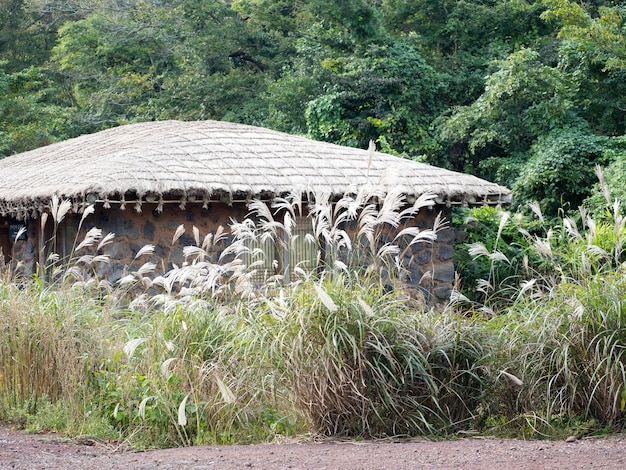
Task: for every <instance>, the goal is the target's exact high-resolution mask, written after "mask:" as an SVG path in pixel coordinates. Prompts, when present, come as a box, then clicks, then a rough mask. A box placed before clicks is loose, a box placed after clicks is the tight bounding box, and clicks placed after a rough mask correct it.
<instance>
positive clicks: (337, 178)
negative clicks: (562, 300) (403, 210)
mask: <svg viewBox="0 0 626 470" xmlns="http://www.w3.org/2000/svg"><path fill="white" fill-rule="evenodd" d="M363 187H371V188H372V189H377V190H382V191H384V192H386V191H389V190H392V189H394V190H398V189H399V190H401V191H402V192H403V193H404V194H406V195H407V196H408V197H417V196H419V195H421V194H424V193H433V194H436V195H437V202H438V204H439V205H440V209H442V210H444V211H445V210H446V209H448V208H449V207H450V206H451V205H454V204H470V205H473V204H494V205H496V204H502V203H507V202H509V200H510V197H511V195H510V191H509V190H508V189H506V188H504V187H501V186H498V185H496V184H493V183H489V182H487V181H484V180H481V179H479V178H476V177H473V176H469V175H464V174H460V173H455V172H452V171H448V170H444V169H440V168H436V167H433V166H429V165H426V164H423V163H418V162H414V161H410V160H406V159H401V158H398V157H395V156H391V155H387V154H383V153H378V152H368V151H367V150H359V149H353V148H348V147H342V146H338V145H333V144H329V143H324V142H316V141H312V140H309V139H306V138H302V137H296V136H292V135H288V134H284V133H280V132H275V131H272V130H268V129H261V128H257V127H252V126H245V125H240V124H233V123H228V122H216V121H200V122H182V121H162V122H146V123H138V124H130V125H125V126H120V127H116V128H112V129H108V130H105V131H101V132H98V133H95V134H91V135H84V136H81V137H78V138H75V139H70V140H67V141H64V142H59V143H56V144H52V145H49V146H46V147H42V148H39V149H36V150H32V151H29V152H24V153H22V154H19V155H14V156H11V157H8V158H5V159H2V160H0V243H1V246H2V247H3V248H4V251H5V253H7V252H9V250H10V251H13V252H15V251H16V249H17V251H19V252H20V253H21V254H22V256H24V257H28V254H29V253H30V256H31V257H32V258H33V259H34V260H35V261H36V260H37V255H36V253H37V250H38V247H39V248H40V247H41V245H42V243H43V242H44V241H43V240H41V239H40V238H41V237H40V236H39V235H38V233H39V230H37V229H36V220H37V219H38V218H39V216H40V214H42V213H44V212H46V211H49V209H50V208H49V205H50V200H51V197H52V196H53V195H56V196H58V197H59V198H63V199H70V200H71V201H72V204H73V211H74V212H75V213H80V212H81V211H82V210H83V208H84V207H86V206H87V205H89V204H95V206H96V208H97V211H96V219H97V220H96V222H95V224H96V225H97V224H98V223H100V224H101V225H100V227H101V228H103V229H104V230H110V231H114V232H116V234H117V237H118V239H119V238H120V237H122V238H123V237H124V236H125V235H128V237H129V238H128V241H129V243H131V242H133V243H132V244H133V245H135V246H133V248H136V245H138V244H139V243H140V241H147V242H150V243H154V244H158V238H159V236H161V235H164V233H161V232H165V231H167V230H170V231H171V229H172V227H175V226H177V224H179V223H184V222H187V223H195V224H196V225H202V222H203V221H204V222H206V224H205V225H204V227H205V228H206V229H210V228H211V227H212V226H213V225H214V224H218V223H227V222H228V218H229V217H230V216H233V217H241V216H245V213H246V211H245V207H243V203H245V202H246V201H249V200H250V199H252V198H260V199H265V200H271V199H272V198H273V197H275V196H281V195H285V194H287V193H293V192H299V193H302V194H305V195H307V194H310V193H311V192H323V193H327V194H331V195H332V196H334V197H340V196H341V195H344V194H349V193H356V192H358V191H359V190H360V189H362V188H363ZM239 203H242V207H238V204H239ZM222 206H223V207H222ZM120 209H127V210H126V211H125V212H124V214H126V215H122V213H121V212H120ZM207 221H208V222H207ZM20 225H26V226H27V227H28V232H27V234H26V238H25V239H24V237H21V238H22V240H19V241H18V242H17V243H18V244H16V246H13V240H12V239H11V236H14V235H15V234H16V227H18V226H20ZM70 232H71V230H70ZM70 235H71V233H68V237H70ZM167 238H168V239H171V234H169V235H168V237H167ZM20 242H21V244H20ZM18 245H19V246H18Z"/></svg>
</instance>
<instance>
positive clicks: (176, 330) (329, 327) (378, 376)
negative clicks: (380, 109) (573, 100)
mask: <svg viewBox="0 0 626 470" xmlns="http://www.w3.org/2000/svg"><path fill="white" fill-rule="evenodd" d="M431 205H432V198H430V197H428V196H426V197H423V198H421V199H419V200H418V201H417V202H416V203H415V204H412V205H407V204H406V201H405V200H404V199H403V197H402V195H401V194H390V195H387V196H383V195H380V194H374V195H371V194H369V195H368V194H365V193H363V194H360V195H357V196H356V197H353V198H344V199H342V200H340V201H338V202H332V201H330V198H329V197H327V196H324V195H318V197H317V198H316V199H315V202H314V203H313V204H311V205H310V206H309V210H308V211H307V209H306V208H307V206H306V204H305V203H304V201H302V200H300V199H299V198H298V197H296V196H291V197H287V198H285V199H280V200H277V201H275V203H274V204H273V205H271V206H268V205H267V204H265V203H261V202H258V201H257V202H253V203H252V204H251V205H250V212H251V215H252V216H253V217H252V218H250V219H248V220H247V221H243V222H240V223H239V222H233V224H232V225H231V226H230V227H229V228H223V229H219V230H217V231H216V232H215V233H209V234H201V233H200V232H199V230H198V229H197V228H195V227H191V229H190V230H191V233H192V235H193V239H194V241H195V243H194V245H193V246H188V247H185V249H184V254H185V261H184V263H182V264H180V265H179V266H177V267H174V268H173V269H172V270H170V271H168V272H166V273H162V274H158V273H156V272H155V267H156V266H157V265H158V260H151V259H150V257H151V256H152V255H153V252H154V250H153V248H152V247H150V246H147V247H144V248H142V249H141V250H139V252H138V253H137V256H136V259H135V262H134V263H133V266H131V267H130V268H129V270H128V274H127V275H126V276H124V277H123V278H122V279H120V280H119V281H118V282H117V283H110V282H109V281H107V280H106V279H99V278H97V277H95V274H96V273H97V272H99V270H98V269H97V265H98V263H107V262H109V260H108V259H104V258H102V257H98V254H97V253H98V251H97V250H98V247H99V246H102V244H103V243H115V241H114V240H113V239H112V237H111V236H108V235H105V234H103V233H102V232H100V231H89V232H87V233H85V234H83V238H81V239H80V240H77V242H76V244H75V249H74V250H73V251H72V254H71V256H70V258H69V259H68V260H65V262H63V263H62V262H61V260H59V259H58V257H56V256H55V255H54V253H49V254H48V256H47V260H48V262H47V276H46V277H45V279H44V276H43V275H41V276H39V277H36V278H34V279H33V280H31V281H28V280H24V279H20V280H19V282H17V279H16V278H14V277H11V276H10V275H5V276H4V278H3V281H2V282H1V283H0V299H1V303H0V419H3V420H8V419H12V420H17V421H19V422H22V423H24V424H26V425H27V426H30V427H31V428H33V429H42V428H48V429H55V430H61V431H64V432H67V433H70V434H80V433H91V434H94V435H96V436H105V435H106V436H107V438H115V439H120V440H127V441H129V442H131V443H133V444H134V445H137V446H159V447H162V446H175V445H191V444H203V443H235V442H236V443H243V442H259V441H267V440H273V439H281V438H283V437H288V436H297V435H311V434H313V435H324V436H337V435H342V436H363V437H382V436H413V435H430V436H444V435H450V434H452V433H457V432H467V431H474V430H478V431H488V432H493V431H494V430H500V431H502V430H503V429H506V432H510V433H522V434H525V435H535V436H536V435H557V434H558V433H559V432H565V431H563V429H564V428H567V427H568V426H573V425H574V424H577V425H580V426H579V427H580V429H583V428H584V431H577V432H580V433H583V432H592V431H594V430H595V431H597V430H600V429H621V428H622V427H623V425H624V410H625V408H626V385H625V384H626V377H625V372H624V364H625V357H624V355H623V351H624V348H625V347H626V325H625V324H624V318H623V315H624V314H623V308H624V304H625V302H626V300H625V299H626V291H625V289H626V281H624V279H625V277H624V264H623V263H624V256H623V246H624V221H623V219H622V218H620V216H619V205H618V204H614V203H611V205H610V207H611V210H612V212H611V214H612V216H611V217H608V218H605V219H604V220H603V221H602V222H596V221H594V219H593V218H591V217H590V216H589V214H586V213H584V211H583V213H581V214H580V216H579V217H577V218H563V219H562V220H560V221H559V222H558V223H557V224H556V225H555V224H552V225H550V223H549V222H547V221H545V220H542V217H541V213H540V211H539V210H538V208H537V207H535V208H534V212H535V214H536V218H537V219H536V221H534V222H532V225H531V226H532V229H531V228H529V226H527V225H524V223H522V221H523V220H524V219H522V218H521V217H516V216H507V215H505V216H498V219H497V220H498V222H497V224H496V228H495V229H494V232H493V233H491V234H490V237H489V239H488V240H485V242H484V243H482V244H479V243H478V242H477V241H475V242H474V244H473V245H471V247H470V248H471V254H472V255H473V256H474V257H476V258H477V259H478V260H486V261H487V263H488V264H487V266H486V269H482V270H478V271H476V272H483V273H485V278H484V279H482V280H478V282H477V288H478V289H479V294H478V295H474V296H469V295H465V294H464V292H457V293H456V294H455V295H454V296H453V301H452V302H451V303H450V305H449V306H448V307H447V308H446V309H445V310H443V311H441V310H439V311H438V310H434V309H429V308H426V307H425V306H422V307H421V308H416V307H415V303H412V302H409V301H407V299H406V297H405V296H404V294H403V293H402V292H401V291H400V290H391V291H390V290H389V285H390V284H393V283H394V281H395V280H396V279H399V278H401V277H402V275H403V272H404V270H405V269H406V266H404V265H403V262H404V259H405V258H404V257H403V251H404V250H406V249H407V248H408V247H411V246H412V245H413V244H414V243H418V242H419V243H430V242H432V241H434V240H435V239H436V237H437V231H438V229H439V228H440V227H441V223H442V222H441V221H439V220H438V221H437V222H436V223H435V226H434V227H433V228H432V230H418V229H417V228H414V227H412V226H411V225H410V224H406V223H405V222H407V221H408V220H410V218H411V217H412V216H413V215H415V214H416V213H417V212H418V211H419V210H422V209H423V208H426V207H429V206H431ZM53 207H55V208H56V209H55V210H53V212H52V221H51V223H56V224H58V223H59V222H60V220H61V217H62V215H63V207H64V206H63V204H62V202H61V201H57V202H56V204H55V205H53ZM88 212H89V210H88V211H87V214H86V215H85V217H88V215H89V214H88ZM307 215H308V218H307V219H303V218H302V217H303V216H307ZM296 220H298V221H300V223H302V220H306V222H305V223H309V224H310V227H311V231H312V233H313V234H314V236H311V237H307V240H306V243H309V244H310V246H311V248H312V250H313V251H314V252H316V253H317V261H318V266H319V267H308V268H307V267H306V266H304V265H302V266H291V267H289V275H288V276H283V275H278V276H273V277H271V278H270V279H268V281H267V283H265V284H264V285H262V286H261V285H259V284H258V276H257V273H256V271H257V270H258V269H262V267H263V266H267V263H266V262H264V261H263V260H262V258H261V256H262V254H263V253H262V251H261V250H259V249H258V248H255V247H259V246H263V245H262V244H261V243H257V242H258V241H259V240H261V239H262V240H273V242H274V243H276V244H277V245H280V246H281V250H280V251H282V252H287V251H288V250H289V248H290V247H291V246H293V245H294V244H295V243H296V242H297V241H296V240H297V238H296V237H297V236H298V235H296V230H294V224H295V222H296ZM577 225H578V226H577ZM186 230H189V228H186V227H183V226H181V227H179V229H178V230H177V231H176V233H175V234H174V236H173V239H172V243H176V242H177V240H179V239H180V237H181V236H182V234H183V233H184V232H185V231H186ZM515 231H517V235H516V238H515V243H516V245H515V246H514V249H513V250H512V251H510V250H509V248H508V247H507V243H508V241H507V240H505V238H506V237H509V236H510V235H511V233H512V232H515ZM53 232H54V231H53ZM490 242H491V243H490ZM224 246H227V249H225V250H223V249H222V248H223V247H224ZM511 253H513V254H514V256H510V254H511ZM515 263H519V265H518V266H515ZM134 264H136V266H134ZM499 264H503V266H504V267H505V268H506V269H501V266H500V265H499ZM509 267H510V269H509ZM507 273H508V274H507ZM511 273H512V274H511ZM470 297H471V300H469V298H470ZM566 431H567V432H570V429H569V428H568V429H566Z"/></svg>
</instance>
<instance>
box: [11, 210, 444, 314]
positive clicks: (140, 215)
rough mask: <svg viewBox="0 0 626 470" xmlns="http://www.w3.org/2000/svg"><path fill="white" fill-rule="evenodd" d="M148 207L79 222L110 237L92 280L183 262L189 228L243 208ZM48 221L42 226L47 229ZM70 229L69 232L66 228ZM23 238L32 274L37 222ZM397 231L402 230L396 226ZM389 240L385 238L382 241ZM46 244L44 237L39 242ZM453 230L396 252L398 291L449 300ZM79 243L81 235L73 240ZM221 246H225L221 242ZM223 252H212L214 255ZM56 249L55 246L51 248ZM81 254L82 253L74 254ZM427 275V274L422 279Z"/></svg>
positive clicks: (238, 216) (432, 213)
mask: <svg viewBox="0 0 626 470" xmlns="http://www.w3.org/2000/svg"><path fill="white" fill-rule="evenodd" d="M153 209H154V205H153V204H152V205H150V204H147V203H144V205H143V207H142V212H136V211H135V210H133V208H132V206H131V207H129V208H127V209H126V210H120V209H118V208H115V207H113V208H111V209H104V208H102V206H98V207H97V208H96V211H95V213H94V214H92V215H90V216H89V217H87V219H86V220H85V221H84V223H83V228H84V230H88V229H90V228H92V227H97V228H100V229H102V231H103V235H106V234H107V233H110V232H112V233H115V238H114V240H113V242H112V243H110V244H108V245H106V246H105V247H104V248H103V249H102V250H101V253H100V254H104V255H108V256H109V257H110V258H111V263H109V264H104V263H102V264H101V265H100V267H99V268H98V273H97V274H98V275H99V276H101V277H107V278H108V279H109V280H110V281H116V280H118V279H120V278H121V277H122V276H124V275H125V274H126V273H127V272H129V271H133V270H136V269H138V268H139V267H140V266H141V265H142V264H143V263H144V262H146V261H158V267H157V269H158V270H159V271H162V269H163V268H165V269H168V268H169V267H171V264H172V263H176V264H179V265H180V263H181V262H182V261H183V251H182V250H183V247H185V246H188V245H194V244H195V241H194V239H193V235H192V227H193V226H195V227H197V228H198V229H199V231H200V236H201V238H203V237H204V236H205V235H206V234H208V233H211V232H215V231H216V230H217V229H218V228H219V227H220V226H223V227H224V228H227V227H228V225H229V223H230V221H231V219H235V220H243V218H244V217H245V216H246V214H247V213H248V209H247V207H246V205H245V204H243V203H233V204H232V205H228V204H226V203H211V205H210V206H209V208H208V209H203V208H202V206H201V204H188V205H187V206H186V207H185V208H184V209H181V208H179V207H178V206H177V205H175V204H166V205H165V206H164V207H163V211H162V213H160V214H159V213H157V212H156V211H153ZM439 214H441V216H442V217H443V218H444V220H447V221H451V209H450V208H447V207H445V206H438V207H436V208H435V209H434V210H426V209H424V210H421V211H420V212H419V213H418V214H417V216H416V217H414V218H412V219H410V220H409V221H408V222H406V224H405V226H406V225H412V226H417V227H419V228H420V229H424V230H426V229H431V228H432V227H433V224H434V222H435V219H436V217H437V216H438V215H439ZM78 221H79V216H74V217H68V218H67V219H66V221H64V222H63V224H66V227H65V228H64V227H63V224H62V226H61V227H60V229H59V235H58V237H66V238H68V240H67V241H65V242H64V244H65V246H67V244H68V242H69V243H70V244H71V243H72V242H73V240H74V237H75V230H76V229H75V227H76V226H77V225H78ZM51 223H52V222H51V220H49V221H48V224H51ZM72 224H74V229H73V230H72V229H71V227H70V225H72ZM181 224H183V225H184V227H185V233H184V234H183V235H182V236H181V237H180V239H179V240H178V241H177V242H176V243H174V244H173V243H172V237H173V236H174V233H175V232H176V230H177V228H178V227H179V226H180V225H181ZM26 227H27V233H26V237H25V238H24V239H22V240H18V241H17V242H16V243H15V244H14V246H13V247H12V249H13V253H14V255H15V259H16V260H19V261H21V262H22V264H24V266H25V267H26V269H27V270H31V271H32V272H34V270H35V266H36V263H37V262H38V261H39V256H40V250H41V245H42V244H45V243H39V241H38V240H37V236H38V234H39V233H40V219H34V220H29V221H28V222H27V223H26ZM401 228H402V227H401ZM394 236H395V235H394V234H393V233H391V232H389V234H388V241H392V240H393V237H394ZM45 238H46V239H48V236H46V237H45ZM454 238H455V234H454V229H453V227H452V226H451V224H450V223H448V224H447V226H446V227H445V228H444V229H442V230H441V231H439V232H438V237H437V241H436V242H434V243H427V242H420V243H416V244H414V245H412V246H410V247H408V249H406V250H404V248H406V247H401V248H402V253H403V259H402V262H403V263H402V264H403V266H405V267H406V268H407V272H406V275H405V276H403V278H402V279H401V280H400V283H401V284H402V286H403V287H407V288H409V289H410V290H414V291H416V292H418V291H419V292H421V293H423V294H426V296H427V298H428V300H427V301H428V303H441V302H445V301H446V300H448V299H449V297H450V293H451V290H452V286H453V283H454V276H455V270H454V264H453V261H452V258H453V255H454V249H453V244H454ZM78 239H79V241H80V239H81V235H79V237H78ZM225 243H227V241H226V242H225ZM148 244H150V245H154V247H155V254H154V255H152V256H150V257H149V259H148V258H146V259H139V260H135V259H134V258H135V255H136V254H137V252H138V251H139V250H140V249H141V248H142V247H143V246H144V245H148ZM221 248H223V247H216V254H217V252H218V251H219V250H220V249H221ZM57 249H58V243H57ZM79 254H82V253H79ZM427 273H430V274H427Z"/></svg>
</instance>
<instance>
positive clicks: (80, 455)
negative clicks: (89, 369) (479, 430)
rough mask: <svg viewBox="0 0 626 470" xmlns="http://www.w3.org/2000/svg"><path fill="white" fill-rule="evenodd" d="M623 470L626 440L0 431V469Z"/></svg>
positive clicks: (622, 437)
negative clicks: (135, 447) (119, 440)
mask: <svg viewBox="0 0 626 470" xmlns="http://www.w3.org/2000/svg"><path fill="white" fill-rule="evenodd" d="M248 468H250V469H256V470H259V469H262V470H279V469H301V470H305V469H306V470H309V469H310V470H313V469H315V470H322V469H326V470H331V469H332V470H338V469H345V470H371V469H377V470H385V469H389V470H392V469H393V470H408V469H455V470H465V469H498V470H503V469H509V468H511V469H516V470H517V469H529V470H530V469H533V470H534V469H542V470H543V469H546V470H547V469H594V468H595V469H608V470H613V469H615V470H617V469H620V470H621V469H626V435H613V436H608V437H602V438H589V439H582V440H577V441H575V442H563V441H521V440H508V439H507V440H505V439H489V438H483V439H477V438H473V439H461V440H456V441H439V442H432V441H426V440H411V441H403V442H385V441H372V442H358V443H357V442H328V441H327V442H323V443H282V444H261V445H250V446H206V447H188V448H180V449H166V450H153V451H146V452H132V451H128V450H122V449H120V448H118V447H116V446H113V445H108V444H104V443H99V442H96V441H93V440H90V439H77V440H67V439H63V438H60V437H59V436H56V435H53V434H25V433H23V432H21V431H15V430H11V429H9V428H8V427H7V426H4V425H2V424H0V469H24V470H26V469H28V470H35V469H44V470H46V469H90V470H97V469H122V470H135V469H163V470H165V469H172V470H178V469H183V470H191V469H194V470H200V469H220V470H235V469H248Z"/></svg>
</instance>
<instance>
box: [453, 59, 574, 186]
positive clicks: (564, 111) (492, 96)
mask: <svg viewBox="0 0 626 470" xmlns="http://www.w3.org/2000/svg"><path fill="white" fill-rule="evenodd" d="M575 92H576V88H575V84H574V83H573V82H571V81H570V80H569V79H568V77H567V76H565V75H564V74H563V73H562V71H561V70H559V69H558V68H555V67H550V66H547V65H544V64H542V63H541V61H540V57H539V54H538V53H537V52H535V51H533V50H531V49H525V48H524V49H520V50H519V51H517V52H514V53H513V54H511V55H510V56H509V57H508V58H507V59H506V60H504V61H500V62H499V69H498V70H497V71H496V72H494V73H493V74H491V75H490V76H489V77H488V78H487V81H486V85H485V91H484V93H483V94H482V95H481V96H480V97H479V98H478V99H477V100H476V101H475V102H474V103H472V104H471V105H469V106H462V107H459V108H457V109H456V110H455V111H454V112H453V113H452V115H451V116H450V117H449V118H447V119H445V120H442V121H441V137H442V138H443V139H444V141H446V142H448V145H449V146H450V147H453V146H454V145H458V144H462V145H463V146H464V147H465V148H466V149H467V150H466V153H465V154H464V156H463V157H462V159H461V160H460V161H457V162H456V169H458V170H464V171H470V172H475V173H478V174H480V175H481V176H483V177H486V178H488V179H493V180H497V181H499V182H501V183H504V184H508V185H511V184H512V183H513V182H514V181H515V178H516V177H517V174H518V173H517V170H518V169H519V164H521V162H523V161H524V159H525V153H526V152H527V151H528V150H529V149H530V147H531V146H532V145H533V144H534V143H535V142H536V140H537V139H538V138H539V137H540V136H543V135H547V134H549V133H550V132H551V131H552V130H554V129H559V128H563V127H568V126H577V125H580V124H581V119H580V118H579V117H578V116H577V113H576V109H575V108H574V106H573V102H572V99H573V97H574V94H575Z"/></svg>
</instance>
